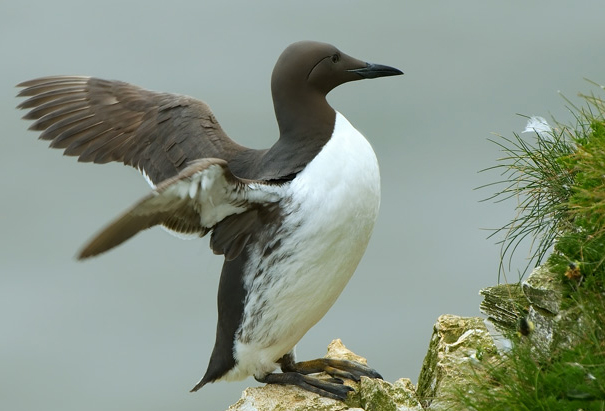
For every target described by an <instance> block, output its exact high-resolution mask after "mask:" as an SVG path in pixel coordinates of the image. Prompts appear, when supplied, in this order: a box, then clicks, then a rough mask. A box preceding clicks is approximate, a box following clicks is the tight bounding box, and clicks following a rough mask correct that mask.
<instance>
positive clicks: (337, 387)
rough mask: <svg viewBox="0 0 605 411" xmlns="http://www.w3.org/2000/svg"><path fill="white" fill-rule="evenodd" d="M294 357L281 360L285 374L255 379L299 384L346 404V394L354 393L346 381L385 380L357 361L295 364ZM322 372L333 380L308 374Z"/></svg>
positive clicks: (324, 361)
mask: <svg viewBox="0 0 605 411" xmlns="http://www.w3.org/2000/svg"><path fill="white" fill-rule="evenodd" d="M292 358H293V357H292V356H290V355H286V356H284V357H283V358H282V359H281V360H280V363H281V369H282V371H283V373H281V374H268V375H266V376H264V377H262V378H258V377H256V380H257V381H259V382H264V383H268V384H284V385H288V384H289V385H296V386H298V387H300V388H303V389H305V390H307V391H311V392H314V393H316V394H319V395H321V396H323V397H328V398H332V399H335V400H341V401H344V400H345V399H346V398H347V393H348V392H349V391H353V388H352V387H350V386H348V385H345V384H344V381H343V380H342V379H343V378H344V379H347V380H353V381H357V382H358V381H359V380H360V379H361V377H370V378H379V379H382V376H381V375H380V374H379V373H378V372H376V371H375V370H374V369H372V368H370V367H368V366H366V365H363V364H361V363H358V362H355V361H349V360H337V359H333V358H318V359H316V360H311V361H301V362H294V361H292ZM320 372H325V373H326V374H329V375H330V376H331V377H332V378H330V379H322V378H317V377H310V376H309V374H315V373H320Z"/></svg>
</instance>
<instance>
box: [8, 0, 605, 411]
mask: <svg viewBox="0 0 605 411" xmlns="http://www.w3.org/2000/svg"><path fill="white" fill-rule="evenodd" d="M570 4H571V3H569V2H566V1H560V0H558V1H548V2H547V1H536V2H526V1H508V2H498V3H495V2H484V1H463V2H451V1H434V2H403V1H382V2H361V1H332V2H327V1H305V2H284V1H271V2H262V3H261V2H247V1H232V2H206V1H170V2H148V1H131V2H124V1H104V2H96V3H93V2H82V1H69V0H57V1H53V2H49V1H42V0H31V1H9V0H4V1H3V2H2V3H1V4H0V52H1V55H2V58H1V61H2V63H1V64H0V67H1V70H2V81H1V82H0V96H2V97H1V98H0V119H1V121H2V125H3V136H2V138H1V139H0V156H1V160H2V161H1V162H0V172H1V173H2V176H3V179H2V180H1V181H0V185H1V192H2V193H3V194H2V200H3V201H2V202H0V233H1V234H0V324H1V331H0V364H2V367H1V371H0V408H2V409H7V410H9V409H10V410H15V411H16V410H28V411H29V410H36V409H45V410H55V409H61V410H62V411H70V410H81V409H82V408H86V409H87V410H89V411H95V410H106V409H112V410H113V409H115V410H128V411H132V410H139V409H141V410H143V409H144V410H166V409H173V410H180V411H184V410H200V409H204V410H221V409H226V408H227V406H228V405H229V404H231V403H234V402H235V401H236V400H237V399H238V398H239V396H240V393H241V390H242V389H243V388H244V387H246V386H248V385H255V384H256V382H255V381H254V380H252V379H248V380H246V381H244V382H242V383H240V384H237V383H232V384H229V383H218V384H213V385H210V386H207V387H204V388H203V389H202V390H201V391H200V392H198V393H196V394H190V393H188V389H189V388H191V387H192V386H193V385H194V384H195V382H197V380H198V379H199V378H200V377H201V376H202V374H203V372H204V371H205V368H206V365H207V361H208V358H209V356H210V353H211V350H212V345H213V343H214V327H215V320H216V312H215V311H216V309H215V296H216V289H217V285H218V279H219V273H220V266H221V262H222V261H221V258H220V257H216V256H214V255H212V253H211V252H210V250H209V248H208V244H207V239H202V240H196V241H179V240H177V239H175V238H173V237H171V236H169V235H167V234H166V233H164V232H163V231H162V230H159V229H154V230H151V231H148V232H145V233H142V234H140V235H139V236H137V237H136V238H134V239H132V240H131V241H129V242H128V243H126V244H125V245H123V246H121V247H119V248H118V249H116V250H114V251H112V252H111V253H109V254H107V255H103V256H101V257H99V258H96V259H93V260H91V261H87V262H85V263H78V262H76V261H75V260H74V258H73V256H74V254H75V252H76V251H77V250H78V248H79V247H80V245H82V243H83V242H84V241H85V240H86V239H88V238H89V237H90V236H91V235H92V234H93V233H94V232H95V231H96V230H98V229H99V228H100V227H102V226H103V224H105V223H106V222H108V221H109V220H111V219H112V218H113V217H114V216H115V215H116V214H118V213H119V212H121V211H122V210H123V209H124V208H125V207H128V206H129V205H130V204H131V203H133V202H134V201H136V200H137V199H138V198H139V197H140V196H142V195H144V194H146V193H147V192H148V190H149V189H148V186H147V184H146V183H145V181H144V180H143V179H142V178H141V177H140V176H139V175H138V173H137V172H135V171H134V170H132V169H129V168H126V167H123V166H121V165H117V164H111V165H105V166H98V165H89V164H78V163H77V162H76V161H75V160H74V159H73V158H62V156H61V153H60V152H59V151H52V150H49V149H48V148H46V146H47V144H46V143H44V142H40V141H37V140H36V139H37V135H36V134H35V133H32V132H28V131H26V129H27V127H28V123H26V122H24V121H22V120H20V116H21V115H22V114H23V113H20V112H18V111H17V110H15V108H14V107H15V105H16V104H18V102H19V101H18V100H17V99H16V98H14V95H15V94H16V89H15V88H14V85H15V84H17V83H18V82H20V81H23V80H27V79H30V78H33V77H37V76H43V75H50V74H87V75H94V76H98V77H105V78H110V79H119V80H124V81H129V82H132V83H135V84H138V85H140V86H143V87H146V88H150V89H155V90H161V91H170V92H177V93H183V94H188V95H192V96H194V97H197V98H200V99H203V100H204V101H206V102H207V103H209V104H210V106H211V107H212V109H213V110H214V112H215V114H216V116H217V118H218V119H219V121H220V122H221V124H222V125H223V127H224V128H225V130H226V131H227V132H228V133H229V134H230V136H231V137H233V138H234V139H236V140H237V141H239V142H241V143H242V144H245V145H249V146H253V147H267V146H269V145H271V144H272V142H273V141H274V139H275V138H276V136H277V128H276V124H275V119H274V116H273V108H272V105H271V98H270V91H269V79H270V74H271V70H272V68H273V64H274V63H275V60H276V59H277V57H278V56H279V54H280V53H281V51H282V50H283V49H284V48H285V47H286V46H287V45H288V44H289V43H291V42H294V41H297V40H302V39H312V40H320V41H326V42H330V43H333V44H335V45H336V46H337V47H339V48H340V49H341V50H343V51H344V52H346V53H348V54H350V55H352V56H354V57H357V58H360V59H364V60H367V61H372V62H376V63H381V64H388V65H392V66H395V67H397V68H400V69H401V70H403V71H404V72H405V75H404V76H402V77H393V78H386V79H378V80H372V81H364V82H357V83H352V84H347V85H344V86H343V87H340V88H338V89H337V90H335V91H334V92H333V93H332V94H331V95H330V96H329V100H330V102H331V103H332V104H333V106H334V107H335V108H336V109H337V110H339V111H340V112H342V113H343V114H344V115H345V116H346V117H347V118H348V119H349V120H350V121H351V123H352V124H353V125H355V126H356V127H357V128H358V129H360V130H361V131H362V132H363V133H364V134H365V135H366V137H367V138H368V139H369V140H370V142H371V143H372V145H373V146H374V149H375V151H376V153H377V155H378V158H379V162H380V165H381V173H382V192H383V197H382V206H381V214H380V217H379V220H378V223H377V226H376V229H375V231H374V235H373V238H372V240H371V243H370V246H369V248H368V251H367V253H366V256H365V257H364V259H363V260H362V263H361V264H360V266H359V268H358V270H357V273H356V274H355V276H354V277H353V279H352V280H351V283H350V284H349V286H348V287H347V289H346V290H345V291H344V293H343V295H342V296H341V298H340V299H339V301H338V302H337V303H336V305H335V306H334V307H333V309H332V310H331V311H330V312H329V313H328V315H326V317H325V318H324V319H323V320H322V321H321V322H320V323H319V324H318V325H317V326H316V327H315V328H313V329H312V330H311V331H310V332H309V333H308V334H307V336H306V337H305V338H304V339H303V340H302V341H301V343H300V344H299V346H298V349H297V352H298V356H299V358H301V359H310V358H314V357H317V356H321V355H323V354H324V353H325V349H326V346H327V344H328V343H329V342H330V341H331V340H332V339H334V338H341V339H342V340H343V341H344V343H345V344H346V345H347V346H348V347H349V348H351V349H352V350H354V351H356V352H357V353H358V354H361V355H364V356H366V357H367V358H368V359H369V361H370V365H371V366H373V367H375V368H376V369H377V370H379V371H380V372H381V373H382V374H383V375H384V376H385V378H387V379H388V380H390V381H393V380H395V379H397V378H399V377H410V378H412V380H414V381H415V380H416V378H417V375H418V372H419V369H420V366H421V363H422V359H423V356H424V353H425V350H426V347H427V343H428V340H429V338H430V335H431V331H432V325H433V323H434V321H435V319H436V318H437V317H438V316H439V315H440V314H445V313H451V314H459V315H469V316H470V315H477V314H479V310H478V304H479V301H480V298H479V297H478V296H477V292H478V290H479V289H480V288H482V287H484V286H488V285H492V284H495V282H496V281H497V269H498V255H499V248H498V246H497V245H494V240H493V239H492V240H486V239H485V237H486V236H487V234H488V233H487V232H486V231H482V230H481V228H485V227H496V226H498V225H501V224H503V223H505V222H506V221H507V219H509V218H510V217H511V216H512V215H513V206H514V202H509V203H504V204H498V205H493V204H489V203H479V202H478V201H479V200H480V199H482V198H484V197H486V196H488V195H489V194H490V193H491V192H490V191H489V190H481V191H473V188H475V187H477V186H480V185H482V184H485V183H487V182H490V181H493V180H495V179H497V178H498V176H497V174H496V173H491V174H488V173H481V174H478V173H477V171H478V170H480V169H483V168H486V167H489V166H492V165H494V162H495V159H496V158H498V156H499V152H498V150H497V148H496V147H495V146H494V145H493V144H490V143H488V142H487V138H489V137H490V136H491V134H490V133H491V132H497V133H500V134H503V135H508V136H510V135H512V132H513V131H516V132H520V131H522V130H523V129H524V127H525V119H524V118H522V117H520V116H517V115H516V114H515V113H521V114H526V115H542V116H544V117H547V118H549V116H550V114H553V115H555V116H556V117H557V118H558V119H560V120H563V121H571V119H572V117H571V115H570V113H569V112H568V110H567V109H566V107H565V102H564V100H563V99H562V98H561V97H560V96H559V95H558V94H557V91H558V90H560V91H561V92H562V93H563V94H564V95H566V96H567V97H570V98H571V99H572V101H575V102H577V101H578V99H577V98H576V97H575V96H576V93H577V92H578V91H583V92H590V91H591V90H592V88H591V86H590V85H589V84H588V83H586V82H585V81H583V79H582V78H583V77H586V78H590V79H592V80H594V81H597V82H601V83H605V71H604V67H605V53H603V39H604V38H605V26H604V25H603V23H602V17H603V13H604V12H605V5H604V4H603V2H602V0H597V1H585V2H578V3H574V5H573V6H571V5H570ZM525 136H527V138H532V137H531V135H527V134H526V135H525ZM523 254H524V252H523V251H520V257H524V255H523ZM522 263H523V261H522V258H520V259H518V261H516V264H517V266H518V267H521V265H522ZM512 276H513V277H514V276H516V274H515V273H513V274H512Z"/></svg>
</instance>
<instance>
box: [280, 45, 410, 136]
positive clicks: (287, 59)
mask: <svg viewBox="0 0 605 411" xmlns="http://www.w3.org/2000/svg"><path fill="white" fill-rule="evenodd" d="M399 74H403V73H402V72H401V71H400V70H398V69H396V68H393V67H388V66H382V65H379V64H371V63H367V62H365V61H362V60H358V59H356V58H353V57H351V56H349V55H347V54H345V53H343V52H341V51H340V50H338V49H337V48H336V47H334V46H332V45H331V44H327V43H320V42H316V41H299V42H297V43H294V44H291V45H290V46H288V47H287V48H286V49H285V50H284V52H283V53H282V54H281V56H279V59H278V60H277V63H276V64H275V68H274V69H273V75H272V76H271V92H272V94H273V104H274V106H275V114H276V116H277V121H278V123H279V125H280V131H281V132H282V135H283V134H284V132H287V131H288V130H286V128H288V127H287V126H285V128H284V123H285V121H286V120H287V123H288V124H294V123H299V122H298V121H297V120H299V119H297V118H296V117H298V116H299V115H302V116H303V117H308V118H302V119H300V120H302V121H307V120H309V119H310V118H311V117H313V118H314V119H315V121H318V120H320V121H321V118H322V117H323V116H322V115H321V112H318V110H323V112H324V113H325V112H326V110H328V111H329V112H333V110H331V108H330V107H329V106H328V104H327V102H326V101H325V96H326V94H328V93H329V92H330V91H331V90H332V89H334V88H335V87H337V86H339V85H340V84H343V83H347V82H349V81H354V80H362V79H366V78H376V77H385V76H396V75H399ZM312 112H313V113H312ZM304 113H307V115H305V114H304Z"/></svg>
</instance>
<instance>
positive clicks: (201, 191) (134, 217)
mask: <svg viewBox="0 0 605 411" xmlns="http://www.w3.org/2000/svg"><path fill="white" fill-rule="evenodd" d="M280 187H281V186H279V185H275V184H268V183H266V182H262V181H252V180H243V179H239V178H237V177H235V176H234V175H233V174H232V173H231V172H230V171H229V168H228V167H227V162H226V161H224V160H222V159H216V158H205V159H200V160H196V161H194V162H193V163H192V164H190V165H189V166H188V167H186V168H185V169H184V170H183V171H182V172H181V173H180V174H178V175H177V176H175V177H172V178H169V179H167V180H165V181H164V182H162V183H161V184H159V185H158V186H157V187H156V189H155V190H154V191H153V192H152V193H151V194H149V195H147V196H146V197H144V198H143V199H141V200H140V201H138V202H137V203H136V204H135V205H134V206H132V207H131V208H130V209H128V210H127V211H126V212H125V213H123V214H122V215H121V216H119V217H118V218H117V219H116V220H114V221H113V222H112V223H110V224H109V225H108V226H107V227H105V228H104V229H103V230H102V231H101V232H100V233H98V234H97V235H96V236H95V237H94V238H93V239H92V240H91V241H89V242H88V243H87V244H86V245H85V246H84V248H83V249H82V250H81V251H80V253H79V255H78V258H79V259H83V258H88V257H92V256H95V255H98V254H101V253H103V252H105V251H108V250H110V249H111V248H113V247H115V246H117V245H119V244H121V243H123V242H124V241H126V240H128V239H129V238H131V237H132V236H134V235H135V234H137V233H138V232H140V231H142V230H145V229H147V228H150V227H153V226H156V225H160V224H161V225H164V226H165V227H167V228H169V229H171V230H174V231H177V232H179V233H184V234H199V235H200V236H204V235H206V234H207V233H208V232H209V231H211V230H214V233H213V235H212V240H211V247H212V249H213V250H214V252H215V253H217V254H224V255H225V258H226V259H227V260H232V259H234V258H236V257H237V256H238V255H239V254H240V253H241V251H242V250H243V248H244V247H245V245H246V244H247V242H248V240H249V239H250V237H251V235H252V233H253V231H254V230H255V229H256V228H257V227H258V226H257V224H258V223H259V218H258V217H259V213H261V212H262V210H263V208H267V207H268V208H274V207H275V204H276V203H277V202H279V200H280V199H281V195H282V194H281V191H280V190H281V188H280Z"/></svg>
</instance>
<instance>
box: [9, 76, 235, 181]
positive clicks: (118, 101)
mask: <svg viewBox="0 0 605 411" xmlns="http://www.w3.org/2000/svg"><path fill="white" fill-rule="evenodd" d="M18 87H25V88H24V89H23V90H21V92H20V93H19V94H18V95H19V96H20V97H29V98H28V99H27V100H25V101H24V102H22V103H21V104H20V105H19V106H18V107H19V108H21V109H30V111H29V112H28V113H27V114H26V115H25V116H24V117H23V118H24V119H28V120H36V121H35V122H34V123H33V124H32V125H31V127H30V129H31V130H37V131H42V133H41V135H40V139H43V140H50V141H51V143H50V146H51V147H54V148H60V149H64V153H65V154H66V155H70V156H78V161H83V162H95V163H107V162H109V161H118V162H122V163H124V164H126V165H129V166H132V167H135V168H137V169H138V170H139V171H141V172H142V173H144V175H146V176H147V177H148V179H150V180H151V182H152V183H153V184H155V185H157V184H158V183H159V182H161V181H163V180H165V179H167V178H170V177H173V176H175V175H177V174H178V173H179V172H181V171H182V170H184V169H185V168H186V167H187V165H188V164H189V163H190V162H191V161H192V160H195V159H199V158H206V157H213V158H221V159H224V160H227V161H229V160H230V159H231V158H233V156H234V155H236V154H237V153H239V152H241V151H243V150H246V148H245V147H243V146H240V145H238V144H237V143H235V142H234V141H233V140H231V139H230V138H229V137H228V136H227V135H226V134H225V132H224V131H223V129H222V128H221V126H220V124H219V123H218V121H217V120H216V118H215V117H214V115H213V114H212V111H211V110H210V108H209V107H208V105H206V104H205V103H204V102H202V101H200V100H196V99H194V98H192V97H187V96H182V95H176V94H169V93H158V92H153V91H149V90H145V89H142V88H140V87H137V86H134V85H131V84H128V83H124V82H121V81H108V80H102V79H98V78H94V77H82V76H52V77H43V78H38V79H35V80H30V81H26V82H23V83H21V84H19V85H18Z"/></svg>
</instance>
